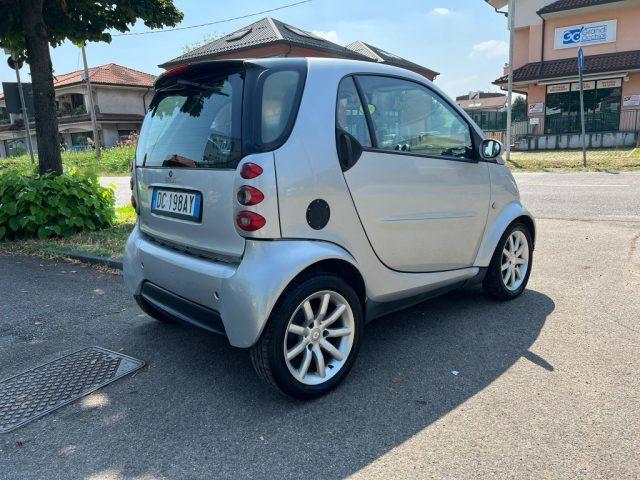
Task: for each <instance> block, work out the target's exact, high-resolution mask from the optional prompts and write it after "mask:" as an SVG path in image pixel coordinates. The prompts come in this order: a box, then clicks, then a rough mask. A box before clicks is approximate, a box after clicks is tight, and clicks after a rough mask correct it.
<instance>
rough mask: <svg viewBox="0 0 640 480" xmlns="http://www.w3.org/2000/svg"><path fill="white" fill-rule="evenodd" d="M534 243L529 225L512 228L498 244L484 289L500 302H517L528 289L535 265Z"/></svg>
mask: <svg viewBox="0 0 640 480" xmlns="http://www.w3.org/2000/svg"><path fill="white" fill-rule="evenodd" d="M532 247H533V242H532V239H531V232H530V231H529V229H528V228H527V226H526V225H524V224H522V223H515V224H513V225H511V226H510V227H509V228H508V229H507V231H506V232H504V234H503V235H502V238H501V239H500V241H499V242H498V246H497V247H496V250H495V252H494V253H493V257H492V259H491V263H490V264H489V269H488V271H487V274H486V275H485V277H484V281H483V282H482V285H483V287H484V289H485V291H486V292H487V293H488V294H489V295H491V296H492V297H494V298H497V299H499V300H511V299H512V298H516V297H517V296H519V295H520V294H522V292H523V291H524V289H525V288H526V286H527V283H528V281H529V275H530V274H531V264H532V261H533V248H532Z"/></svg>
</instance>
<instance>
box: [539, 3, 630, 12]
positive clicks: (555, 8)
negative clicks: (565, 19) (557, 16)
mask: <svg viewBox="0 0 640 480" xmlns="http://www.w3.org/2000/svg"><path fill="white" fill-rule="evenodd" d="M620 1H621V0H558V1H557V2H553V3H550V4H549V5H546V6H545V7H542V8H541V9H540V10H538V13H539V14H540V15H544V14H545V13H554V12H562V11H564V10H573V9H576V8H585V7H593V6H595V5H604V4H606V3H614V2H620Z"/></svg>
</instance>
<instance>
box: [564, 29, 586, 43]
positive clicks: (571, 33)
mask: <svg viewBox="0 0 640 480" xmlns="http://www.w3.org/2000/svg"><path fill="white" fill-rule="evenodd" d="M583 30H584V27H580V28H573V29H571V30H565V32H564V34H563V35H562V43H563V44H564V45H571V44H574V43H580V41H581V40H582V31H583Z"/></svg>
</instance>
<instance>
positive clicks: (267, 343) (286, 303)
mask: <svg viewBox="0 0 640 480" xmlns="http://www.w3.org/2000/svg"><path fill="white" fill-rule="evenodd" d="M327 295H329V300H326V301H325V298H326V297H327ZM306 302H308V304H309V306H310V307H309V308H310V309H311V312H308V311H307V312H305V308H304V306H305V303H306ZM324 303H326V304H327V307H326V308H325V309H324V311H325V314H322V305H323V304H324ZM340 305H345V307H344V310H342V307H340ZM338 310H341V311H340V312H338ZM334 314H335V315H334ZM334 317H337V320H334V321H333V322H332V319H334ZM310 318H311V319H317V320H318V321H317V322H316V321H315V320H312V321H310V320H309V319H310ZM330 322H332V323H330ZM326 323H330V325H326ZM362 326H363V317H362V305H361V302H360V299H359V298H358V295H357V294H356V292H355V290H354V289H353V288H352V287H351V286H350V285H349V284H348V283H347V282H345V281H344V280H343V279H342V278H340V277H337V276H335V275H333V274H329V273H319V274H316V275H314V276H313V277H307V278H303V279H301V280H299V281H296V282H295V283H294V284H292V285H290V286H289V287H288V288H287V289H286V290H285V292H284V293H283V294H282V295H281V297H280V299H279V300H278V302H277V304H276V307H275V308H274V310H273V312H272V313H271V316H270V317H269V320H268V322H267V325H266V326H265V329H264V331H263V333H262V335H261V336H260V339H259V340H258V342H257V343H256V344H255V345H254V346H253V347H252V348H251V350H250V356H251V363H252V364H253V367H254V369H255V370H256V372H257V374H258V376H259V377H260V378H261V379H262V380H264V381H265V382H266V383H268V384H269V385H271V386H272V387H274V388H276V389H277V390H279V391H280V392H281V393H283V394H285V395H288V396H290V397H293V398H297V399H300V400H308V399H312V398H316V397H320V396H322V395H325V394H326V393H327V392H329V391H330V390H331V389H333V388H335V387H336V386H337V385H338V384H339V383H340V382H341V381H342V380H343V379H344V378H345V377H346V376H347V374H348V373H349V371H350V370H351V368H352V366H353V363H354V361H355V359H356V356H357V354H358V349H359V346H360V337H361V335H362ZM347 331H349V332H350V333H349V334H347V333H346V332H347ZM338 334H339V335H338ZM305 342H306V343H305ZM325 342H326V343H329V344H330V345H331V346H333V353H331V352H330V350H329V347H327V346H326V343H325ZM300 348H302V349H301V350H300V351H299V353H296V354H295V355H294V352H295V351H297V350H299V349H300ZM318 351H319V352H320V354H318V353H317V352H318ZM336 351H337V353H338V354H339V355H338V356H339V357H342V359H341V360H338V359H337V357H336V356H334V355H335V352H336ZM285 352H287V353H288V354H290V355H294V356H292V357H290V358H289V359H287V358H286V357H287V353H285ZM319 356H320V357H322V361H320V360H319V358H318V357H319ZM309 358H310V359H309ZM319 362H320V364H319ZM305 364H306V369H304V365H305ZM321 365H322V366H321ZM303 372H306V374H304V375H303ZM301 375H302V376H301Z"/></svg>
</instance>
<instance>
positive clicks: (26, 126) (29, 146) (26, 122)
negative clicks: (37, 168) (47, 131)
mask: <svg viewBox="0 0 640 480" xmlns="http://www.w3.org/2000/svg"><path fill="white" fill-rule="evenodd" d="M14 67H15V70H16V80H17V81H18V93H19V94H20V106H21V107H22V121H23V122H24V131H25V134H26V135H27V150H29V156H30V157H31V163H36V161H35V159H34V157H33V145H32V143H31V129H30V128H29V116H28V115H27V104H26V103H25V101H24V92H23V91H22V82H21V81H20V65H19V63H18V62H17V61H16V60H15V59H14Z"/></svg>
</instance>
